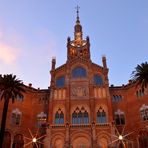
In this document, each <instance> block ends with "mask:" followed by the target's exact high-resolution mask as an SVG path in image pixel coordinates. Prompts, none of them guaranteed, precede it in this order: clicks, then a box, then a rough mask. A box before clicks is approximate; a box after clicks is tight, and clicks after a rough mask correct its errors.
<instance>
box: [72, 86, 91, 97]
mask: <svg viewBox="0 0 148 148" xmlns="http://www.w3.org/2000/svg"><path fill="white" fill-rule="evenodd" d="M71 88H72V89H71V97H72V98H83V97H84V98H85V97H87V96H88V87H86V86H72V87H71Z"/></svg>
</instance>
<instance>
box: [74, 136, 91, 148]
mask: <svg viewBox="0 0 148 148" xmlns="http://www.w3.org/2000/svg"><path fill="white" fill-rule="evenodd" d="M72 148H90V142H89V140H88V139H87V138H86V137H78V138H76V139H75V140H74V141H73V144H72Z"/></svg>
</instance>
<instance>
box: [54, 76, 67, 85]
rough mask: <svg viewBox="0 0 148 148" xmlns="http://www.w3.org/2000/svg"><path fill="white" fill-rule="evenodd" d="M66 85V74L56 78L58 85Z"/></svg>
mask: <svg viewBox="0 0 148 148" xmlns="http://www.w3.org/2000/svg"><path fill="white" fill-rule="evenodd" d="M64 86H65V76H60V77H58V78H57V79H56V87H59V88H60V87H64Z"/></svg>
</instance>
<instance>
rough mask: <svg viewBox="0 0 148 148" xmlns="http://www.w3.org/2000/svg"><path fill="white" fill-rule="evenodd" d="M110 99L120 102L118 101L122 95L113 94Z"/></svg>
mask: <svg viewBox="0 0 148 148" xmlns="http://www.w3.org/2000/svg"><path fill="white" fill-rule="evenodd" d="M112 101H113V102H116V103H117V102H120V101H122V96H121V95H113V96H112Z"/></svg>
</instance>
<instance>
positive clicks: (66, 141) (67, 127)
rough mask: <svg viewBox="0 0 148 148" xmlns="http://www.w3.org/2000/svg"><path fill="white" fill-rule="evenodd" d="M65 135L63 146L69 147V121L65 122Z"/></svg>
mask: <svg viewBox="0 0 148 148" xmlns="http://www.w3.org/2000/svg"><path fill="white" fill-rule="evenodd" d="M65 127H66V129H65V130H66V136H65V146H64V147H65V148H69V147H70V136H69V134H70V131H69V130H70V129H69V123H66V126H65Z"/></svg>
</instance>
